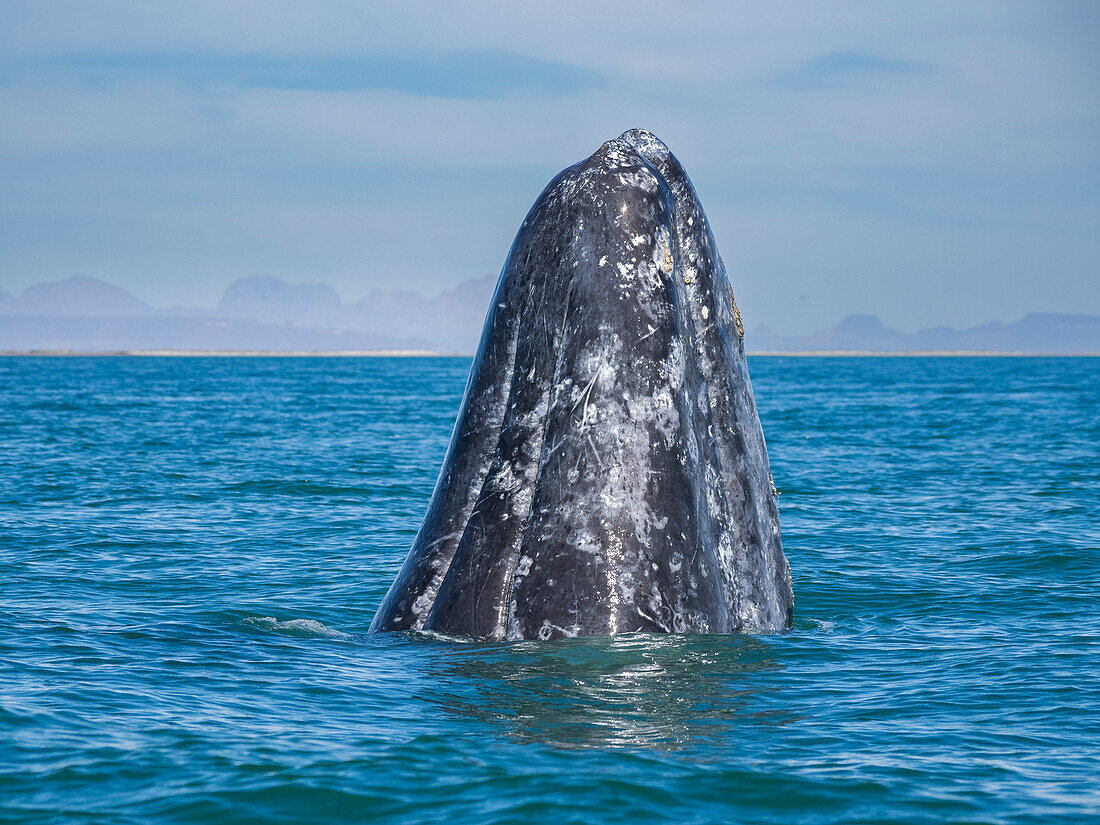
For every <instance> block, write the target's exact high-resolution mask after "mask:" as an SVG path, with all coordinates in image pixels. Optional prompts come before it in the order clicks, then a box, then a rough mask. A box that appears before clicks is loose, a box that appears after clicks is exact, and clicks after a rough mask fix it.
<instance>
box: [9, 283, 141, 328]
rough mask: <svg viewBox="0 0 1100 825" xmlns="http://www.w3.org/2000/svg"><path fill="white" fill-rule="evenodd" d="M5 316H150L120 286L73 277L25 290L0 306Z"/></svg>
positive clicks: (137, 301) (139, 303) (135, 299)
mask: <svg viewBox="0 0 1100 825" xmlns="http://www.w3.org/2000/svg"><path fill="white" fill-rule="evenodd" d="M0 312H3V313H4V314H5V315H50V316H54V317H63V318H72V317H83V318H102V317H107V316H116V317H117V316H123V317H141V316H144V315H151V314H152V313H153V309H152V307H150V306H149V305H148V304H146V303H145V302H144V301H140V300H138V299H137V298H135V297H134V296H133V295H131V294H130V293H129V292H127V291H126V290H125V289H123V288H122V287H118V286H115V285H114V284H109V283H107V282H106V281H100V280H98V279H96V278H86V277H84V276H83V275H75V276H73V277H72V278H66V279H65V280H63V281H48V282H46V283H43V284H36V285H34V286H32V287H28V288H27V290H26V291H25V292H24V293H23V294H22V295H20V296H19V297H18V298H10V297H9V300H8V301H6V302H5V303H3V304H2V305H0Z"/></svg>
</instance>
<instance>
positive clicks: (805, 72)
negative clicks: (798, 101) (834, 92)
mask: <svg viewBox="0 0 1100 825" xmlns="http://www.w3.org/2000/svg"><path fill="white" fill-rule="evenodd" d="M932 68H933V67H932V65H931V64H929V63H921V62H918V61H914V60H897V59H893V58H888V57H881V56H879V55H875V54H869V53H866V52H830V53H828V54H822V55H818V56H817V57H814V58H811V59H810V60H806V61H803V62H802V63H800V64H799V65H798V66H796V67H795V68H793V69H790V70H788V71H784V72H779V73H777V74H775V75H773V76H772V77H770V78H769V83H768V85H770V86H771V87H773V88H778V89H790V90H795V91H821V90H824V89H838V88H841V87H843V86H852V85H856V84H858V83H860V82H863V81H867V80H875V79H888V78H897V77H906V76H909V75H924V74H928V73H930V72H931V71H932Z"/></svg>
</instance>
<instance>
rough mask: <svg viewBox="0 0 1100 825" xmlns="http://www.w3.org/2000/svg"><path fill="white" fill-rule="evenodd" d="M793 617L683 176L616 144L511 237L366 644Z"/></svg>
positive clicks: (722, 312) (769, 626)
mask: <svg viewBox="0 0 1100 825" xmlns="http://www.w3.org/2000/svg"><path fill="white" fill-rule="evenodd" d="M792 605H793V592H792V589H791V578H790V570H789V568H788V565H787V561H786V558H785V557H784V555H783V549H782V543H781V540H780V532H779V513H778V509H777V508H776V502H775V494H774V491H773V487H772V484H771V472H770V469H769V466H768V455H767V450H766V448H765V445H764V435H763V432H762V430H761V427H760V419H759V417H758V416H757V412H756V403H755V400H754V398H753V394H752V385H751V383H750V382H749V374H748V367H747V364H746V361H745V354H744V345H743V342H742V335H741V325H740V316H739V314H738V311H737V306H736V303H735V301H734V298H733V291H732V289H731V288H730V285H729V281H728V280H727V278H726V273H725V266H724V265H723V263H722V259H721V257H720V256H719V254H718V250H717V246H716V245H715V243H714V237H713V235H712V234H711V231H710V226H709V224H708V223H707V219H706V215H705V214H704V212H703V209H702V206H701V205H700V204H699V200H698V197H697V196H696V194H695V190H694V188H693V187H692V185H691V181H690V180H689V179H688V177H687V175H686V173H685V172H684V170H683V167H681V166H680V163H679V161H677V160H676V158H675V157H674V156H673V155H672V154H671V153H670V152H669V151H668V148H667V147H666V146H665V145H664V144H663V143H661V141H659V140H658V139H657V138H656V137H654V136H653V135H652V134H650V133H649V132H645V131H642V130H631V131H629V132H626V133H625V134H623V135H622V136H620V137H619V138H616V139H615V140H611V141H608V142H607V143H605V144H604V145H603V146H601V147H600V149H599V150H598V151H597V152H596V153H595V154H593V155H592V157H590V158H588V159H587V160H586V161H583V162H582V163H579V164H577V165H575V166H571V167H570V168H568V169H566V170H565V171H564V172H562V173H561V174H559V175H558V176H557V177H556V178H554V180H553V181H551V182H550V184H549V185H548V186H547V187H546V189H545V190H544V191H543V193H542V195H540V196H539V199H538V200H537V201H536V202H535V205H534V206H533V207H532V208H531V211H530V212H529V213H528V215H527V218H526V220H525V221H524V222H523V226H522V227H521V228H520V231H519V234H518V235H517V236H516V240H515V242H514V243H513V245H512V249H511V251H510V253H509V255H508V260H507V261H506V262H505V265H504V270H503V272H502V274H501V277H500V283H499V285H498V287H497V292H496V295H495V296H494V300H493V305H492V307H491V308H490V311H489V315H488V317H487V319H486V323H485V330H484V333H483V334H482V340H481V345H480V347H479V350H478V354H477V357H476V358H475V360H474V364H473V367H472V368H471V371H470V379H469V382H468V384H467V387H466V395H465V398H464V400H463V403H462V408H461V410H460V411H459V416H458V420H457V422H456V424H455V429H454V434H453V435H452V439H451V446H450V449H449V450H448V453H447V457H446V459H445V460H444V464H443V469H442V471H441V472H440V476H439V481H438V482H437V484H436V489H435V492H434V494H433V496H432V501H431V504H430V505H429V508H428V513H427V515H426V516H425V519H424V523H423V525H422V526H421V528H420V532H419V534H418V535H417V537H416V540H415V542H414V543H413V546H412V549H411V550H410V552H409V555H408V557H407V558H406V560H405V563H404V565H403V566H402V568H401V571H400V572H399V573H398V576H397V579H396V581H394V583H393V586H392V587H391V588H390V590H389V592H388V593H387V595H386V598H385V599H384V600H383V602H382V605H381V607H380V608H379V610H378V613H377V615H376V616H375V618H374V622H373V623H372V624H371V630H372V631H389V630H428V631H435V632H439V633H445V634H448V635H456V636H467V637H471V638H475V639H496V640H500V639H552V638H558V637H562V636H593V635H612V634H616V633H633V632H665V633H730V632H736V631H753V632H775V631H779V630H782V629H784V628H787V627H789V626H790V624H791V620H792V610H793V608H792Z"/></svg>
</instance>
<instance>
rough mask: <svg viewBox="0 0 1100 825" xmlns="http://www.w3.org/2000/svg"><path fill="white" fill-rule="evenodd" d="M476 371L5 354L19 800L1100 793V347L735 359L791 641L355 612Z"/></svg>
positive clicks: (1048, 809)
mask: <svg viewBox="0 0 1100 825" xmlns="http://www.w3.org/2000/svg"><path fill="white" fill-rule="evenodd" d="M468 366H469V363H468V361H466V360H465V359H449V358H440V359H430V358H428V359H419V358H418V359H376V358H362V359H360V358H347V359H342V358H317V359H312V358H307V359H291V358H270V359H268V358H240V359H237V358H41V359H38V358H4V359H0V803H2V805H0V807H2V810H0V821H13V822H24V821H25V822H111V823H116V822H117V823H139V822H180V823H183V822H202V823H211V822H215V823H216V822H227V823H228V822H234V823H237V822H244V823H250V822H255V823H261V822H263V823H267V822H301V821H309V822H363V821H380V822H402V823H405V822H422V821H423V822H434V821H438V822H447V823H454V824H455V825H457V823H466V822H470V823H481V822H517V823H518V822H530V821H536V822H537V821H549V822H554V823H570V822H577V823H589V822H631V823H634V822H650V821H666V820H667V821H675V822H686V823H692V822H699V823H704V822H727V821H734V820H736V821H740V822H778V821H797V822H804V823H818V822H821V823H825V822H929V821H943V822H959V821H966V822H1049V821H1081V822H1085V821H1092V820H1094V819H1095V817H1096V816H1097V815H1098V814H1100V782H1098V779H1097V777H1098V775H1100V745H1098V743H1100V687H1098V685H1100V680H1098V670H1100V668H1098V663H1100V616H1098V611H1097V599H1098V596H1097V594H1098V592H1100V524H1098V517H1097V513H1098V512H1100V359H1072V358H1037V359H1029V358H975V359H968V358H882V359H878V358H851V359H845V358H837V359H827V358H754V359H751V370H752V375H753V381H754V386H755V389H756V396H757V401H758V404H759V408H760V412H761V417H762V420H763V423H764V431H765V435H766V436H767V439H768V445H769V450H770V454H771V458H772V464H773V469H774V476H775V481H776V484H777V486H778V487H779V489H780V491H781V493H782V495H781V497H780V499H779V501H780V512H781V520H782V525H783V531H784V547H785V549H786V552H787V555H788V558H789V559H790V563H791V569H792V572H793V575H794V586H795V615H796V628H795V630H794V631H793V632H791V633H788V634H784V635H778V636H747V635H746V636H729V637H676V636H672V637H653V636H634V637H620V638H615V639H589V640H563V641H559V642H554V643H519V644H490V645H484V644H481V645H477V644H458V643H454V642H451V641H447V640H441V639H435V638H430V637H423V636H420V637H408V636H400V635H398V636H368V635H365V631H366V629H367V627H368V625H369V624H370V620H371V617H372V615H373V612H374V610H375V608H376V607H377V605H378V603H379V601H380V600H381V598H382V595H383V594H384V592H385V590H386V588H387V587H388V586H389V583H390V582H391V580H392V578H393V575H394V573H395V571H396V569H397V567H398V566H399V564H400V562H401V560H402V558H403V557H404V554H405V552H406V550H407V548H408V546H409V544H410V542H411V541H412V538H413V536H414V534H415V532H416V529H417V527H418V526H419V522H420V518H421V516H422V514H423V511H424V509H425V507H426V504H427V500H428V497H429V495H430V494H431V490H432V487H433V484H434V481H435V475H436V472H437V471H438V467H439V464H440V462H441V460H442V455H443V452H444V450H445V448H446V445H447V441H448V438H449V435H450V427H451V423H452V421H453V418H454V415H455V413H456V412H457V408H458V402H459V399H460V396H461V393H462V388H463V385H464V382H465V375H466V371H467V369H468Z"/></svg>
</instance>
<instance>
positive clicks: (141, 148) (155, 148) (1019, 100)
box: [0, 0, 1100, 333]
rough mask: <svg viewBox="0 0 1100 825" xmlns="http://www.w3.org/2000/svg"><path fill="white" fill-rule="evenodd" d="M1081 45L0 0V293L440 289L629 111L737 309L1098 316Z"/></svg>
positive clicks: (686, 22) (922, 31) (1062, 38)
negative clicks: (727, 274)
mask: <svg viewBox="0 0 1100 825" xmlns="http://www.w3.org/2000/svg"><path fill="white" fill-rule="evenodd" d="M1098 40H1100V29H1098V28H1097V27H1096V25H1095V13H1094V12H1091V11H1088V7H1087V6H1073V5H1066V4H1059V3H1051V4H1044V6H1043V8H1042V9H1041V10H1037V9H1036V8H1035V7H1033V6H1026V5H1020V4H1016V3H1007V2H1004V3H1002V2H983V3H975V4H959V3H957V2H928V3H920V4H913V3H908V2H883V3H874V4H866V3H863V2H847V0H836V1H835V2H830V3H829V4H821V3H818V2H802V0H792V2H777V3H772V4H752V5H739V4H736V3H708V2H688V3H673V2H646V1H645V0H635V2H629V3H627V2H622V3H616V2H607V3H592V2H590V0H585V1H584V2H582V1H581V0H561V2H560V3H555V4H533V3H532V4H521V3H514V2H503V1H501V2H497V1H496V0H487V1H486V2H480V3H471V4H439V3H429V2H419V0H400V2H398V1H397V0H394V2H362V1H361V0H349V2H331V3H280V2H275V0H263V2H260V1H259V0H195V2H191V3H186V4H156V3H139V4H129V5H127V6H125V7H123V6H121V5H119V4H117V3H100V2H98V0H88V2H83V3H79V4H71V3H62V4H54V3H52V2H51V0H34V2H26V3H21V2H18V0H9V2H7V3H4V4H0V55H3V57H2V58H0V76H2V77H3V79H4V80H3V83H0V116H2V117H3V122H4V125H5V128H4V129H3V130H0V261H2V262H3V269H2V271H0V287H2V288H3V289H6V290H7V291H9V292H17V291H20V290H21V289H23V288H24V287H26V286H27V285H29V284H31V283H35V282H37V281H42V280H47V279H56V278H64V277H68V276H69V275H72V274H79V273H84V274H89V275H96V276H97V277H101V278H104V279H105V280H109V281H112V282H115V283H119V284H122V285H124V286H126V287H127V288H129V289H131V290H132V291H133V292H135V294H138V295H139V296H140V297H142V298H143V299H145V300H146V301H148V302H150V303H152V304H155V305H167V304H172V303H180V304H191V305H212V304H213V303H214V302H216V300H217V297H218V295H220V293H221V290H222V289H224V287H225V285H226V284H227V283H228V282H229V281H230V280H232V279H233V278H235V277H238V276H241V275H250V274H272V275H277V276H279V277H282V278H283V279H285V280H288V281H316V280H327V281H329V282H330V283H332V284H333V286H335V287H336V288H337V289H338V290H339V291H340V292H341V294H343V295H345V296H348V297H354V296H356V295H360V294H363V293H364V292H365V291H367V290H368V289H370V288H371V287H372V286H374V285H376V284H381V283H389V282H392V280H393V279H395V278H399V279H401V280H402V282H408V284H409V286H411V287H414V288H418V289H421V290H422V291H425V292H434V291H438V290H440V289H443V288H446V287H447V286H449V285H450V284H453V283H455V282H457V281H459V280H461V279H464V278H469V277H480V276H483V275H484V274H485V273H487V272H493V271H497V270H499V268H500V265H501V263H502V261H503V259H504V257H505V255H506V253H507V247H508V243H509V242H510V240H511V237H512V235H513V234H514V232H515V230H516V228H517V227H518V225H519V223H520V221H521V220H522V217H523V214H524V212H525V210H526V209H527V208H528V207H529V205H530V204H531V202H532V201H533V200H534V198H535V197H536V196H537V194H538V192H539V190H540V189H541V188H542V187H543V186H544V185H545V184H546V182H547V181H548V180H549V179H550V177H551V176H552V175H553V174H554V173H555V172H557V171H558V170H559V169H561V168H562V167H563V166H565V165H567V164H569V163H572V162H575V161H577V160H580V159H582V158H583V157H585V156H587V155H588V154H589V153H591V152H592V151H593V150H594V149H595V148H596V147H597V146H598V145H599V144H600V142H602V141H603V140H605V139H607V138H609V137H611V136H614V135H616V134H618V133H619V132H621V131H623V130H624V129H627V128H630V127H635V126H640V127H645V128H649V129H651V130H653V131H655V132H656V133H657V134H658V135H660V136H661V137H662V138H663V139H665V140H666V141H667V142H668V143H669V145H670V146H671V147H672V148H673V150H674V151H675V152H676V153H677V155H678V156H679V157H680V158H681V160H682V161H683V162H684V164H685V166H686V167H687V169H688V171H689V173H690V174H691V175H692V178H693V180H694V182H695V185H696V187H697V188H698V190H699V193H700V196H701V198H702V200H703V203H704V204H705V205H706V206H707V209H708V212H709V213H710V215H711V218H712V223H713V225H714V230H715V233H716V236H717V237H718V240H719V244H720V248H721V249H722V251H723V255H724V256H725V258H726V260H727V262H729V263H730V264H731V272H732V274H733V277H734V279H735V284H736V285H737V288H738V297H739V300H742V297H743V300H742V309H743V310H744V311H745V313H746V315H747V316H749V317H750V321H751V323H765V324H767V325H769V326H771V327H773V328H775V329H777V330H779V331H783V332H791V333H797V332H800V331H807V329H810V328H816V327H821V326H828V325H830V324H831V323H833V322H835V321H836V320H837V319H839V318H840V317H842V316H843V315H845V314H848V313H849V312H852V311H857V310H858V311H863V312H871V313H876V314H880V315H882V316H884V318H885V320H886V321H887V322H888V323H890V324H891V325H893V326H897V327H900V328H903V329H912V328H916V327H918V326H931V325H935V324H938V323H944V322H951V323H955V324H958V325H965V324H967V323H969V322H971V321H974V322H977V321H983V320H990V319H991V318H994V317H1001V318H1002V319H1003V320H1012V318H1014V317H1019V316H1020V315H1022V314H1024V313H1025V312H1027V311H1031V310H1033V309H1048V310H1052V311H1081V312H1100V286H1097V285H1098V284H1100V281H1097V280H1096V279H1095V278H1094V277H1091V275H1092V274H1094V272H1095V262H1096V260H1100V239H1098V236H1097V233H1096V232H1095V226H1096V224H1097V221H1100V150H1098V147H1100V112H1098V110H1097V106H1096V100H1097V99H1100V70H1098V65H1100V64H1098V62H1097V58H1096V55H1097V54H1100V43H1098ZM1031 272H1035V273H1040V272H1041V273H1042V274H1041V275H1036V276H1035V277H1040V278H1041V280H1042V282H1043V283H1044V284H1054V285H1055V287H1056V288H1049V289H1047V288H1044V289H1043V290H1042V294H1041V295H1039V296H1036V294H1035V289H1034V283H1033V279H1032V277H1030V276H1029V273H1031ZM994 282H995V283H997V289H995V290H991V289H989V284H990V283H994ZM815 290H816V291H815ZM804 293H809V294H810V295H811V299H808V300H806V301H802V302H801V303H800V304H799V306H798V307H797V308H794V307H792V305H791V296H792V295H795V296H797V295H801V294H804ZM933 295H934V298H933V297H931V296H933ZM1036 301H1041V302H1045V303H1043V304H1042V305H1038V304H1036ZM799 313H801V315H799Z"/></svg>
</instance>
